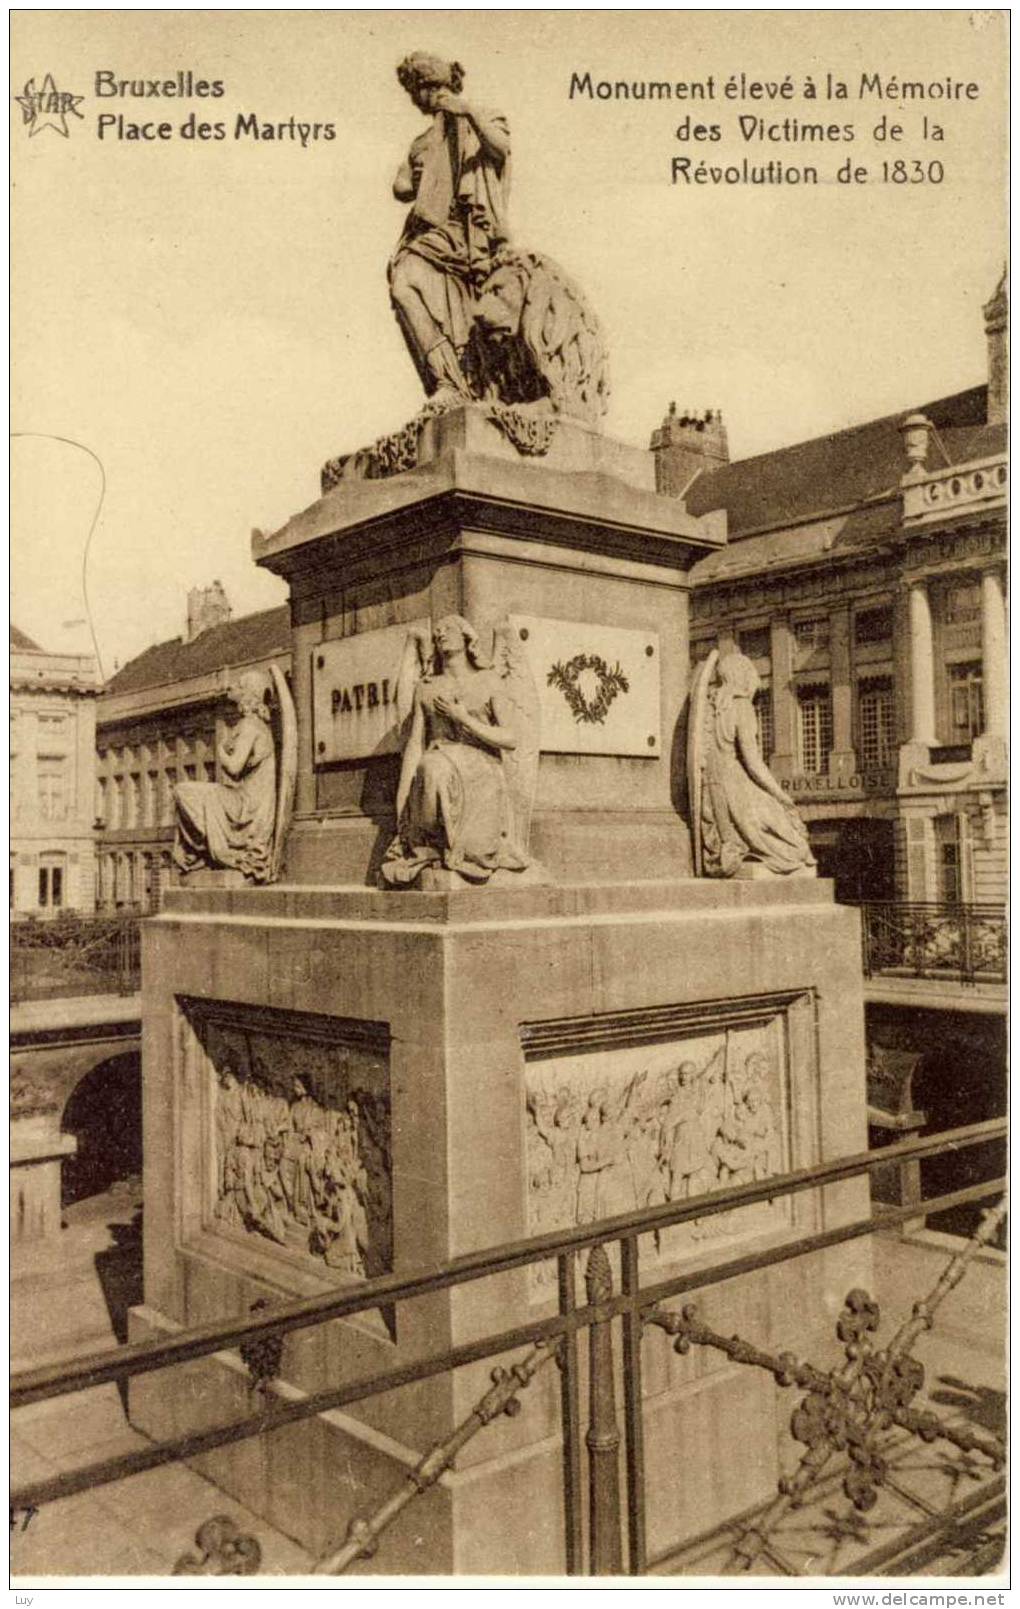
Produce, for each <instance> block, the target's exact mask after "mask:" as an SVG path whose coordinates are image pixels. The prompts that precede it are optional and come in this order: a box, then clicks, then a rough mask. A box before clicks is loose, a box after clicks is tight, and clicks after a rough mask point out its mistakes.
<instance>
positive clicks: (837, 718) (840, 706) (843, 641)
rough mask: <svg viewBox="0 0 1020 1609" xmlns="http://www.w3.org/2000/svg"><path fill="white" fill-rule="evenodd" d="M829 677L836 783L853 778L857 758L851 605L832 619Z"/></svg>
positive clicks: (832, 767) (831, 767)
mask: <svg viewBox="0 0 1020 1609" xmlns="http://www.w3.org/2000/svg"><path fill="white" fill-rule="evenodd" d="M829 675H830V678H831V688H832V750H831V752H830V754H829V776H830V778H831V779H832V781H833V782H836V781H837V780H838V779H839V778H843V779H846V778H847V777H851V776H853V774H854V772H855V770H856V769H857V759H856V756H855V754H854V746H853V742H854V740H853V680H852V675H851V669H850V605H849V604H846V605H844V606H843V607H842V608H840V609H834V610H833V612H832V614H831V615H830V616H829Z"/></svg>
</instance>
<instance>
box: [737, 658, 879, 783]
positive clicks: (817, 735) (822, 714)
mask: <svg viewBox="0 0 1020 1609" xmlns="http://www.w3.org/2000/svg"><path fill="white" fill-rule="evenodd" d="M754 710H755V715H756V717H757V720H758V746H759V748H760V749H761V752H762V755H763V756H764V758H765V759H766V760H770V759H771V758H772V755H773V753H774V752H775V746H776V744H775V719H774V716H773V711H772V693H771V691H770V690H769V689H768V688H763V689H762V690H761V691H760V692H759V694H758V696H757V698H756V699H755V702H754ZM895 745H896V731H895V704H894V701H893V689H892V683H891V681H889V680H887V679H884V678H883V679H881V680H878V679H875V680H872V681H867V682H860V683H859V684H858V689H857V741H856V745H855V747H856V754H857V763H858V765H859V766H860V767H861V768H862V770H868V771H873V770H876V769H877V768H878V767H880V766H884V765H890V764H891V763H892V760H893V756H894V752H895ZM831 748H832V697H831V694H830V692H829V688H828V687H827V686H818V687H802V688H800V689H799V690H798V692H797V767H798V770H799V771H800V772H801V773H802V774H803V775H805V776H817V775H818V774H819V773H820V772H822V771H825V770H826V769H827V768H828V763H829V751H830V750H831Z"/></svg>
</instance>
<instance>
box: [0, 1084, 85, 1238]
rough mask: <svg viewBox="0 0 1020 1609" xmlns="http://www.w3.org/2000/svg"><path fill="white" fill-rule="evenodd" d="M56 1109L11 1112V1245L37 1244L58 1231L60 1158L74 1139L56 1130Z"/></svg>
mask: <svg viewBox="0 0 1020 1609" xmlns="http://www.w3.org/2000/svg"><path fill="white" fill-rule="evenodd" d="M59 1118H60V1114H59V1112H41V1113H32V1114H31V1115H29V1116H27V1117H18V1115H17V1114H15V1115H14V1117H13V1119H12V1122H11V1142H10V1172H11V1218H10V1229H11V1245H12V1250H13V1249H14V1248H15V1247H17V1246H18V1245H19V1244H22V1243H30V1244H33V1245H34V1244H38V1242H39V1241H44V1240H52V1239H55V1238H56V1237H57V1236H58V1235H59V1234H60V1211H61V1208H60V1196H61V1190H60V1183H61V1168H62V1165H63V1162H64V1159H65V1158H66V1157H69V1156H74V1154H75V1152H76V1151H77V1149H78V1141H77V1140H76V1139H75V1138H74V1135H73V1134H61V1133H60V1132H59V1130H58V1129H57V1123H58V1122H59Z"/></svg>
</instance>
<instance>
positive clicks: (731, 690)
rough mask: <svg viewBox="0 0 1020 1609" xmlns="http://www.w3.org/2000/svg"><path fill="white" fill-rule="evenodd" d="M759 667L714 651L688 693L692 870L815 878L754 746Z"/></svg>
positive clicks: (805, 846)
mask: <svg viewBox="0 0 1020 1609" xmlns="http://www.w3.org/2000/svg"><path fill="white" fill-rule="evenodd" d="M759 685H760V684H759V677H758V672H757V670H756V668H755V666H754V663H753V662H752V661H751V660H750V659H748V658H747V656H746V655H745V654H739V653H735V652H734V653H727V654H722V655H720V654H719V653H718V651H717V650H715V649H713V651H712V653H710V654H709V656H708V658H707V659H706V660H705V661H704V664H703V665H702V666H700V667H699V670H698V673H697V676H696V680H695V683H694V686H693V688H692V691H691V707H690V715H689V728H690V730H689V739H688V780H689V791H690V803H691V818H692V819H691V829H692V832H693V834H694V839H695V869H696V871H697V872H698V873H699V874H700V875H701V876H705V877H743V878H747V877H762V876H777V877H782V876H801V877H814V876H815V875H816V867H815V860H814V856H813V855H812V853H811V849H810V846H809V843H808V835H807V829H806V828H805V826H804V824H803V822H802V821H801V819H800V816H799V815H798V813H797V807H796V806H795V805H794V803H793V801H792V800H791V799H789V798H788V797H787V796H786V794H785V793H784V792H783V789H782V788H781V787H780V785H779V783H778V782H777V781H776V779H775V777H774V776H773V775H772V772H771V771H770V770H769V768H768V766H767V765H766V764H765V761H764V760H763V759H762V756H761V751H760V749H759V747H758V728H757V722H756V720H755V714H754V696H755V693H756V692H757V691H758V687H759Z"/></svg>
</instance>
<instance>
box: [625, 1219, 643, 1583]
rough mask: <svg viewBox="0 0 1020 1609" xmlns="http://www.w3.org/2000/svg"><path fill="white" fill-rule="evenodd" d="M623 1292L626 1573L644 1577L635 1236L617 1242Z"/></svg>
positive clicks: (640, 1323) (639, 1316) (639, 1321)
mask: <svg viewBox="0 0 1020 1609" xmlns="http://www.w3.org/2000/svg"><path fill="white" fill-rule="evenodd" d="M620 1274H621V1284H622V1286H623V1293H624V1295H625V1296H630V1297H632V1298H633V1301H632V1303H631V1306H630V1307H629V1308H628V1309H627V1311H626V1313H625V1314H624V1315H623V1424H624V1430H625V1433H626V1463H627V1571H628V1574H629V1575H635V1576H637V1575H644V1573H645V1568H646V1562H647V1561H646V1543H645V1432H644V1419H643V1417H642V1415H643V1412H644V1400H643V1399H644V1391H643V1389H642V1384H641V1340H642V1335H643V1332H644V1316H643V1314H642V1312H641V1308H640V1306H639V1305H638V1298H639V1296H640V1276H639V1272H638V1242H637V1236H636V1235H626V1236H624V1238H623V1239H622V1240H621V1241H620Z"/></svg>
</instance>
